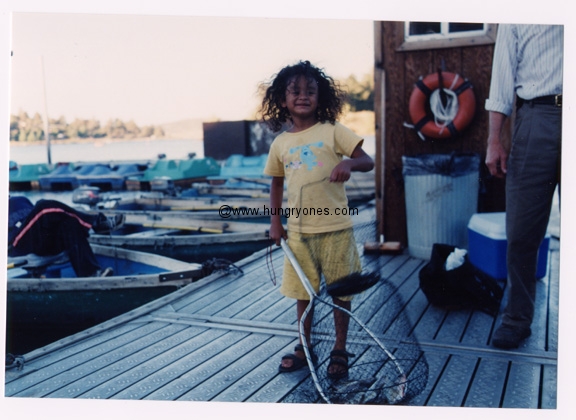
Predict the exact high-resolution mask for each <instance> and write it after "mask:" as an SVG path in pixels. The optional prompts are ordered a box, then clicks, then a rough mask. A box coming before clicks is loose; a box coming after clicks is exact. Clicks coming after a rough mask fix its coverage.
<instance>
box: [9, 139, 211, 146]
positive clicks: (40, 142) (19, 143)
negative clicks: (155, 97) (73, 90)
mask: <svg viewBox="0 0 576 420" xmlns="http://www.w3.org/2000/svg"><path fill="white" fill-rule="evenodd" d="M165 140H166V141H168V140H189V141H203V139H192V138H168V137H162V138H155V137H138V138H114V139H109V138H106V137H102V138H86V139H81V138H74V139H54V140H52V139H51V140H50V144H51V145H53V144H90V143H115V142H123V141H165ZM42 145H46V140H36V141H10V147H27V146H42Z"/></svg>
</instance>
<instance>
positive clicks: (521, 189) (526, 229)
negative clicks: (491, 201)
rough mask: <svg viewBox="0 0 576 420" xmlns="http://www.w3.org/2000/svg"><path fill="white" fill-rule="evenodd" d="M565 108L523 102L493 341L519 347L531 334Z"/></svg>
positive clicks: (508, 185) (510, 173)
mask: <svg viewBox="0 0 576 420" xmlns="http://www.w3.org/2000/svg"><path fill="white" fill-rule="evenodd" d="M560 140H561V110H560V109H559V108H553V107H550V106H531V105H524V106H522V107H521V108H520V109H519V110H518V112H517V116H516V122H515V127H514V138H513V143H512V149H511V152H510V156H509V160H508V174H507V176H506V235H507V240H508V253H507V264H508V290H507V297H508V300H507V304H506V307H505V309H504V313H503V317H502V327H503V328H502V327H501V328H500V329H499V330H497V331H496V333H495V334H494V338H493V344H494V345H495V346H497V347H502V348H514V347H517V346H518V344H519V342H520V340H522V339H524V338H526V337H527V336H529V335H530V325H531V323H532V318H533V315H534V300H535V290H536V266H537V256H538V249H539V247H540V244H541V242H542V239H543V238H544V236H545V234H546V228H547V226H548V220H549V217H550V209H551V204H552V197H553V195H554V190H555V188H556V185H557V183H558V167H559V162H560Z"/></svg>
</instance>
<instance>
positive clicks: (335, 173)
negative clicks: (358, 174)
mask: <svg viewBox="0 0 576 420" xmlns="http://www.w3.org/2000/svg"><path fill="white" fill-rule="evenodd" d="M351 172H352V168H351V160H350V159H347V160H343V161H342V162H340V163H339V164H338V165H336V166H335V167H334V169H332V173H331V174H330V182H346V181H348V180H349V179H350V174H351Z"/></svg>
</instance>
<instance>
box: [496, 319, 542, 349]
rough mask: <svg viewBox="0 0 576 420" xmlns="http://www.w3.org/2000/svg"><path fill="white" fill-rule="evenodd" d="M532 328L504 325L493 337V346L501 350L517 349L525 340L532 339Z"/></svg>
mask: <svg viewBox="0 0 576 420" xmlns="http://www.w3.org/2000/svg"><path fill="white" fill-rule="evenodd" d="M530 334H532V331H531V330H530V327H514V326H511V325H505V324H502V325H500V327H498V329H497V330H496V331H495V332H494V335H492V345H493V346H494V347H498V348H500V349H506V350H507V349H515V348H517V347H518V346H519V345H520V342H521V341H522V340H524V339H525V338H528V337H530Z"/></svg>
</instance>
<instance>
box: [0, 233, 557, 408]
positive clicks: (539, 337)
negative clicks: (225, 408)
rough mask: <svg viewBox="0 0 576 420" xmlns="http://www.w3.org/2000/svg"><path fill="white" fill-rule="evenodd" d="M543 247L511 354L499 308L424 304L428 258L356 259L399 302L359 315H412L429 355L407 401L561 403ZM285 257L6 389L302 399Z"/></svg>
mask: <svg viewBox="0 0 576 420" xmlns="http://www.w3.org/2000/svg"><path fill="white" fill-rule="evenodd" d="M360 245H361V244H359V248H360ZM549 256H550V259H549V261H550V262H549V270H548V275H547V276H546V277H545V278H544V279H542V280H541V281H539V283H538V292H537V296H538V298H537V299H538V301H537V306H536V311H537V316H536V317H535V325H534V331H533V336H532V337H530V338H529V339H528V340H526V341H525V342H524V343H523V344H522V346H521V347H520V348H519V349H517V350H513V351H502V350H499V349H495V348H493V347H492V346H491V345H490V338H491V335H492V333H493V330H494V327H495V325H497V322H498V318H497V317H493V316H491V315H488V314H486V313H483V312H479V311H474V310H447V309H443V308H437V307H434V306H432V305H430V304H429V303H428V301H427V299H426V297H425V295H424V294H423V292H422V291H421V290H420V288H419V280H418V271H419V270H420V268H421V267H422V266H423V264H424V263H425V261H423V260H419V259H415V258H411V257H410V256H408V255H407V254H406V253H404V254H401V255H381V256H378V255H364V256H362V262H363V266H364V268H365V269H367V270H375V271H379V272H380V274H381V276H382V278H384V279H386V283H385V284H386V286H384V283H382V284H381V285H380V286H378V287H391V289H390V290H393V292H394V293H395V298H397V299H398V301H399V302H400V303H401V305H400V308H398V307H396V306H388V305H387V304H386V302H382V305H381V307H380V308H376V309H375V310H374V311H373V312H372V311H371V312H370V313H363V316H367V317H374V318H375V319H376V318H377V319H379V321H380V322H384V323H385V324H386V325H388V326H389V331H394V330H395V329H396V328H397V327H398V326H399V325H400V324H401V322H404V321H405V319H408V320H409V322H410V325H409V326H408V329H409V330H408V331H407V332H406V335H409V334H410V333H413V334H414V336H415V337H416V339H417V340H418V342H419V344H420V346H421V348H422V351H423V357H424V358H425V359H426V361H427V364H428V380H427V383H426V386H425V387H424V389H423V391H422V392H421V393H420V394H419V395H417V396H415V397H414V398H413V399H412V400H410V401H409V402H408V405H410V406H438V407H439V406H450V407H514V408H545V409H554V408H556V404H557V399H556V398H557V397H556V395H557V346H558V292H559V289H558V283H559V282H558V276H559V262H558V261H559V246H558V242H557V241H554V240H553V241H552V246H551V250H550V254H549ZM283 259H284V257H283V253H282V252H281V249H279V248H277V247H273V249H272V250H262V251H259V252H257V253H255V254H254V255H253V256H251V257H248V258H247V259H245V260H243V261H241V262H239V263H238V265H239V266H240V267H241V268H242V270H243V272H244V274H242V275H237V274H234V273H219V274H217V275H214V276H212V277H211V278H210V279H207V280H201V281H199V282H197V283H195V284H192V285H189V286H186V287H185V288H183V289H180V290H179V291H177V292H174V294H173V295H171V296H168V297H164V298H162V299H161V300H158V301H156V302H153V303H151V304H149V305H144V306H143V307H142V308H138V310H137V311H136V312H134V313H133V314H126V315H125V316H121V317H118V318H117V319H116V320H113V321H112V322H110V323H106V325H103V326H98V327H99V328H96V329H94V330H92V331H90V332H83V335H82V333H80V335H75V336H71V337H67V338H66V339H64V340H61V341H60V342H57V343H53V344H52V345H50V346H47V347H46V348H44V349H38V350H35V351H34V352H32V353H31V354H30V355H31V357H30V359H27V360H26V362H25V365H24V368H23V369H22V370H21V371H19V370H16V369H9V370H7V371H6V376H5V395H6V396H7V397H35V398H90V399H123V400H126V399H129V400H140V399H142V400H143V399H146V400H162V401H173V400H187V401H218V402H285V403H298V402H299V401H298V395H299V392H301V391H302V389H310V390H313V389H314V385H313V382H312V380H311V378H310V373H309V371H308V369H306V368H304V369H301V370H299V371H297V372H293V373H290V374H281V373H279V372H278V364H279V363H280V358H281V356H282V355H283V354H285V353H289V352H292V351H293V348H294V345H295V344H296V343H297V342H298V334H297V326H296V310H295V304H294V301H293V300H290V299H286V298H285V297H283V296H282V295H281V293H280V291H279V287H280V282H281V276H282V267H283ZM270 262H271V263H270ZM273 278H276V280H277V282H278V284H276V285H274V284H273V283H272V279H273ZM375 291H376V289H372V290H369V291H367V292H365V293H366V295H365V296H361V297H358V299H357V300H356V302H357V304H356V305H353V310H357V311H359V313H360V312H362V311H366V309H364V305H363V304H362V302H363V299H365V298H367V297H368V296H370V293H374V292H375ZM392 308H394V309H392ZM399 309H400V310H399ZM403 317H404V319H403ZM25 356H29V355H25Z"/></svg>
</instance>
